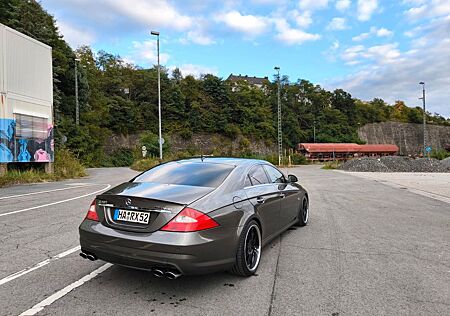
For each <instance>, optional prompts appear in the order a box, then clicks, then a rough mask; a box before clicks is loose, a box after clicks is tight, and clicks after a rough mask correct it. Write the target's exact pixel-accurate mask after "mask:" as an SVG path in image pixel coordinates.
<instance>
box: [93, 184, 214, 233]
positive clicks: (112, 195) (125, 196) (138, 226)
mask: <svg viewBox="0 0 450 316" xmlns="http://www.w3.org/2000/svg"><path fill="white" fill-rule="evenodd" d="M213 190H214V188H209V187H197V186H187V185H172V184H159V183H144V182H127V183H123V184H121V185H119V186H117V187H115V188H113V189H111V190H110V191H107V192H105V193H104V194H102V195H99V196H98V197H97V212H98V213H99V217H100V221H102V223H103V224H104V225H106V226H109V227H111V228H116V229H122V230H127V231H135V232H147V233H148V232H154V231H156V230H159V229H160V228H161V227H163V226H164V225H165V224H167V223H168V222H169V221H170V220H171V219H172V218H174V217H175V216H176V215H177V214H178V213H179V212H180V211H181V210H182V209H183V208H184V207H185V206H186V205H189V204H191V203H192V202H194V201H195V200H197V199H199V198H201V197H203V196H205V195H206V194H208V193H210V192H212V191H213ZM123 211H125V213H129V214H128V215H131V216H132V217H131V218H132V219H135V218H139V216H141V218H142V219H147V218H148V224H146V223H138V222H135V221H134V222H131V221H126V220H123V219H122V220H120V219H119V218H118V217H117V212H120V213H124V212H123ZM141 214H142V215H141ZM147 216H148V217H147ZM128 219H130V218H128Z"/></svg>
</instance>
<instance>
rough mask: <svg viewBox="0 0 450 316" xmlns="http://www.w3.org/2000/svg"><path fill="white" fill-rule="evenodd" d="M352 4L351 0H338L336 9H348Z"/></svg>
mask: <svg viewBox="0 0 450 316" xmlns="http://www.w3.org/2000/svg"><path fill="white" fill-rule="evenodd" d="M350 5H351V1H350V0H338V1H336V9H337V10H339V11H345V10H347V9H348V8H349V7H350Z"/></svg>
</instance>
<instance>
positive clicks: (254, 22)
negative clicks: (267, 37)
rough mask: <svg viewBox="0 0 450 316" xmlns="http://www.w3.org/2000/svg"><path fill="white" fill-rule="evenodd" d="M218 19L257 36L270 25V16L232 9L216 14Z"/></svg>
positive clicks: (247, 33)
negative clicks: (246, 13)
mask: <svg viewBox="0 0 450 316" xmlns="http://www.w3.org/2000/svg"><path fill="white" fill-rule="evenodd" d="M216 20H218V21H220V22H223V23H225V25H227V26H228V27H229V28H231V29H233V30H235V31H238V32H242V33H244V34H246V35H248V36H256V35H259V34H261V33H263V32H264V31H266V30H267V28H268V27H269V25H270V21H269V19H268V18H266V17H263V16H256V15H242V14H241V13H239V12H238V11H230V12H227V13H222V14H219V15H217V16H216Z"/></svg>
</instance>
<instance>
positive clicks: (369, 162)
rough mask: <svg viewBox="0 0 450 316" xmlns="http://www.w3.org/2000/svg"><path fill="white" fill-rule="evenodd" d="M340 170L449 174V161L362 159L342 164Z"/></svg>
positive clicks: (389, 157) (395, 158) (398, 158)
mask: <svg viewBox="0 0 450 316" xmlns="http://www.w3.org/2000/svg"><path fill="white" fill-rule="evenodd" d="M340 169H342V170H346V171H355V172H450V159H449V158H447V159H444V160H442V161H439V160H437V159H428V158H418V159H413V158H410V157H402V156H387V157H380V158H372V157H362V158H356V159H352V160H349V161H347V162H345V163H343V164H342V165H341V166H340Z"/></svg>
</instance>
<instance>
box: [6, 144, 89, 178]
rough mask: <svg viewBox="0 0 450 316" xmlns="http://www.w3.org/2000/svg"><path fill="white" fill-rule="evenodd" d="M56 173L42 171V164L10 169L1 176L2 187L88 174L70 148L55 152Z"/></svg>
mask: <svg viewBox="0 0 450 316" xmlns="http://www.w3.org/2000/svg"><path fill="white" fill-rule="evenodd" d="M55 155H56V156H55V162H54V165H53V167H54V173H53V174H47V173H45V172H44V171H42V168H41V167H42V165H41V164H39V165H35V166H34V167H35V168H31V169H28V170H18V169H13V170H8V172H7V173H6V174H5V175H3V176H1V177H0V187H3V186H7V185H14V184H21V183H37V182H45V181H57V180H63V179H70V178H79V177H84V176H86V175H87V174H86V170H85V168H84V166H83V165H82V164H80V162H79V160H78V159H77V158H75V156H74V155H73V153H72V152H70V151H69V150H68V149H59V150H57V151H56V152H55Z"/></svg>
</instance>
